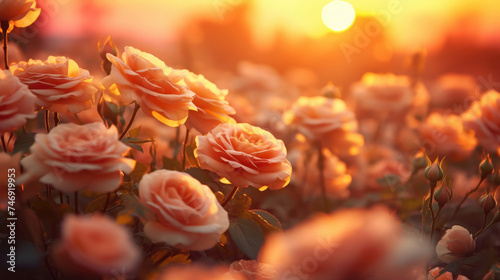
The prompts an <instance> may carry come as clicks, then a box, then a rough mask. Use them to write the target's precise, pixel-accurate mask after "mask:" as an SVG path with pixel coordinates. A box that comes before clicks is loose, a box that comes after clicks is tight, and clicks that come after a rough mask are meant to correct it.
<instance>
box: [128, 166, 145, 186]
mask: <svg viewBox="0 0 500 280" xmlns="http://www.w3.org/2000/svg"><path fill="white" fill-rule="evenodd" d="M148 170H149V165H147V164H144V163H142V162H138V161H137V162H136V163H135V168H134V170H132V172H130V174H128V176H129V177H130V179H132V181H133V182H139V181H141V178H142V176H144V174H146V172H148Z"/></svg>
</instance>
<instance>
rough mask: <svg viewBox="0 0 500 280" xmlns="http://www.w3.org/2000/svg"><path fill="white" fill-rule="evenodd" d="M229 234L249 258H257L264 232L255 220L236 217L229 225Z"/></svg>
mask: <svg viewBox="0 0 500 280" xmlns="http://www.w3.org/2000/svg"><path fill="white" fill-rule="evenodd" d="M229 234H231V238H232V239H233V241H234V243H235V244H236V246H237V247H238V249H240V250H241V252H243V253H244V254H245V255H247V256H248V257H249V258H251V259H257V256H258V254H259V250H260V247H262V245H263V244H264V233H263V232H262V230H261V229H260V226H259V225H258V224H257V223H256V222H254V221H252V220H248V219H242V218H238V219H236V220H234V222H232V223H231V224H230V225H229Z"/></svg>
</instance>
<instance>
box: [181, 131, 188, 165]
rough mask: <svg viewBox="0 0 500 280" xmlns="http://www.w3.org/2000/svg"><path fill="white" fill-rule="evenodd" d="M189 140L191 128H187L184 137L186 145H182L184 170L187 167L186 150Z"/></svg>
mask: <svg viewBox="0 0 500 280" xmlns="http://www.w3.org/2000/svg"><path fill="white" fill-rule="evenodd" d="M188 138H189V128H188V127H186V135H184V143H183V145H182V169H184V168H185V166H186V158H187V155H186V148H187V143H188Z"/></svg>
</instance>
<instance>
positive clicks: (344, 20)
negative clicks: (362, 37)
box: [321, 1, 356, 32]
mask: <svg viewBox="0 0 500 280" xmlns="http://www.w3.org/2000/svg"><path fill="white" fill-rule="evenodd" d="M321 18H322V19H323V23H325V25H326V26H328V28H330V29H331V30H333V31H335V32H342V31H344V30H346V29H348V28H349V27H350V26H351V25H352V23H353V22H354V19H355V18H356V12H355V11H354V8H353V7H352V5H351V4H349V3H347V2H344V1H332V2H330V3H328V4H326V5H325V6H324V7H323V10H322V11H321Z"/></svg>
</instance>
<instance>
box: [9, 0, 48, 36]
mask: <svg viewBox="0 0 500 280" xmlns="http://www.w3.org/2000/svg"><path fill="white" fill-rule="evenodd" d="M39 15H40V8H36V1H35V0H3V1H0V21H2V22H5V21H7V22H9V28H8V30H7V33H9V32H10V31H12V29H13V28H14V26H15V27H21V28H22V27H27V26H30V25H31V24H32V23H33V22H35V20H36V19H37V18H38V16H39Z"/></svg>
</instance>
